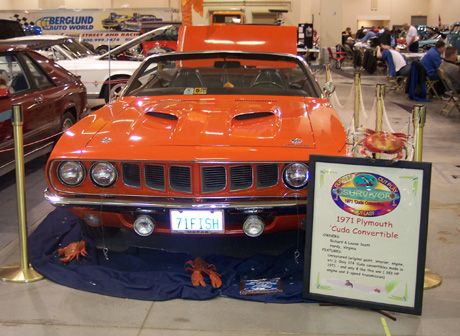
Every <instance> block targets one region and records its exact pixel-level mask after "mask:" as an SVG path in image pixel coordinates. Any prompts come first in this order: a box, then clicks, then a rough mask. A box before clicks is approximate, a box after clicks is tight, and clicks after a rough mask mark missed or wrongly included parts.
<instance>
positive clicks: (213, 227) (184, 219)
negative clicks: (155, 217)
mask: <svg viewBox="0 0 460 336" xmlns="http://www.w3.org/2000/svg"><path fill="white" fill-rule="evenodd" d="M169 215H170V216H169V217H170V221H171V231H172V232H182V233H224V214H223V211H222V210H212V211H211V210H170V212H169Z"/></svg>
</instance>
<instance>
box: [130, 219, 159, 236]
mask: <svg viewBox="0 0 460 336" xmlns="http://www.w3.org/2000/svg"><path fill="white" fill-rule="evenodd" d="M153 230H155V221H154V220H153V219H152V217H150V216H146V215H141V216H139V217H137V218H136V220H135V221H134V231H136V233H137V234H138V235H139V236H143V237H145V236H149V235H151V234H152V232H153Z"/></svg>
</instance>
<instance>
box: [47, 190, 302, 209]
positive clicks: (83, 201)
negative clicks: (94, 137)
mask: <svg viewBox="0 0 460 336" xmlns="http://www.w3.org/2000/svg"><path fill="white" fill-rule="evenodd" d="M44 196H45V199H46V200H47V201H48V202H50V203H51V204H52V205H54V206H55V207H64V208H68V207H83V208H94V207H102V208H106V207H122V208H126V210H127V209H128V208H130V209H131V210H137V208H166V209H211V210H212V209H238V210H245V209H250V210H254V209H273V208H281V207H283V208H286V207H297V206H306V205H307V199H306V198H305V199H286V200H279V201H265V200H260V201H235V202H228V201H220V202H213V203H192V202H171V201H169V202H168V201H152V202H146V201H130V200H117V199H111V198H107V199H88V198H73V197H61V196H58V195H55V194H52V193H51V192H50V191H49V190H48V189H46V190H45V192H44Z"/></svg>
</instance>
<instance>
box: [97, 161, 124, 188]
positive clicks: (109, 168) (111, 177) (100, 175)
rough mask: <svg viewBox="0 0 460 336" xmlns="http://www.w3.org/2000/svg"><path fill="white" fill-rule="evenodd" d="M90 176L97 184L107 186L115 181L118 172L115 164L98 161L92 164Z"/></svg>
mask: <svg viewBox="0 0 460 336" xmlns="http://www.w3.org/2000/svg"><path fill="white" fill-rule="evenodd" d="M90 176H91V180H92V181H93V183H94V184H95V185H97V186H98V187H102V188H107V187H110V186H111V185H112V184H114V183H115V181H116V180H117V177H118V173H117V169H116V168H115V166H114V165H113V164H111V163H108V162H96V163H95V164H93V165H92V166H91V170H90Z"/></svg>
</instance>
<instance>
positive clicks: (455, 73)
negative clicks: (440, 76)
mask: <svg viewBox="0 0 460 336" xmlns="http://www.w3.org/2000/svg"><path fill="white" fill-rule="evenodd" d="M457 57H458V52H457V48H455V47H452V46H450V47H447V48H446V51H445V52H444V60H443V61H442V63H441V66H440V68H441V69H442V70H444V72H445V74H446V76H447V77H448V78H449V79H450V81H451V82H452V85H453V87H454V89H455V91H457V92H460V65H459V64H458V62H457Z"/></svg>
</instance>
